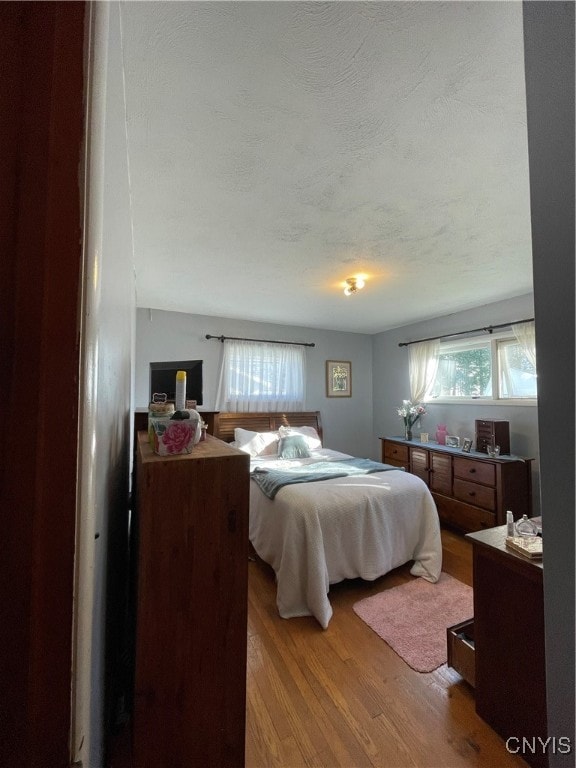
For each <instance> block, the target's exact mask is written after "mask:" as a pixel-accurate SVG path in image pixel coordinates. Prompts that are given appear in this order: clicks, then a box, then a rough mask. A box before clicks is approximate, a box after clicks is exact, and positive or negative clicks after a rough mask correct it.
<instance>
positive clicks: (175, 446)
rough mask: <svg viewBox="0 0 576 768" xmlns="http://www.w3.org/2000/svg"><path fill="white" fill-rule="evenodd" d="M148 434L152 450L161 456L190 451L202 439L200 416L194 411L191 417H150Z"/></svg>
mask: <svg viewBox="0 0 576 768" xmlns="http://www.w3.org/2000/svg"><path fill="white" fill-rule="evenodd" d="M148 436H149V438H150V445H151V446H152V450H153V451H154V453H157V454H158V455H160V456H177V455H178V454H180V453H190V452H191V451H192V448H193V447H194V445H195V444H196V443H197V442H198V441H199V440H200V416H199V414H198V412H197V411H193V412H191V413H190V418H189V419H182V420H180V419H169V418H165V417H164V418H162V417H159V418H150V419H149V420H148Z"/></svg>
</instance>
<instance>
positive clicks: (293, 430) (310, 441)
mask: <svg viewBox="0 0 576 768" xmlns="http://www.w3.org/2000/svg"><path fill="white" fill-rule="evenodd" d="M278 432H279V434H280V437H286V436H287V435H303V436H304V438H305V440H306V445H307V446H308V448H309V449H310V450H311V451H314V450H315V449H316V448H322V441H321V440H320V435H319V434H318V432H317V431H316V430H315V429H314V427H280V429H279V430H278Z"/></svg>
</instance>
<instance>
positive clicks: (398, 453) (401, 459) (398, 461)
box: [384, 440, 409, 467]
mask: <svg viewBox="0 0 576 768" xmlns="http://www.w3.org/2000/svg"><path fill="white" fill-rule="evenodd" d="M384 463H385V464H393V465H394V466H401V467H404V466H405V467H407V466H408V464H409V461H408V446H407V445H398V443H390V442H388V440H386V441H385V443H384Z"/></svg>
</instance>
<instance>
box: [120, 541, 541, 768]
mask: <svg viewBox="0 0 576 768" xmlns="http://www.w3.org/2000/svg"><path fill="white" fill-rule="evenodd" d="M442 543H443V554H444V556H443V570H444V571H445V572H446V573H449V574H450V575H451V576H454V577H455V578H457V579H459V580H460V581H463V582H464V583H466V584H469V585H471V584H472V551H471V545H470V544H469V543H468V542H467V541H466V539H464V537H463V536H460V535H458V534H455V533H452V532H450V531H446V530H444V531H443V532H442ZM411 578H413V577H412V576H410V574H409V568H408V566H403V567H402V568H398V569H397V570H395V571H394V572H392V573H390V574H387V575H386V576H383V577H382V578H380V579H378V580H377V581H375V582H373V583H367V582H362V581H359V580H358V581H349V582H345V583H342V584H338V585H335V586H333V587H332V588H331V590H330V601H331V603H332V607H333V609H334V616H333V617H332V620H331V622H330V625H329V627H328V629H327V630H322V629H321V627H320V625H319V624H318V623H317V622H316V620H315V619H313V618H311V617H307V618H301V619H289V620H286V619H282V618H280V616H279V615H278V612H277V609H276V588H275V584H274V575H273V573H272V571H271V569H270V568H268V566H266V565H265V564H264V563H262V562H261V561H254V562H250V563H249V596H248V599H249V604H248V678H247V716H246V768H316V767H317V768H372V767H373V766H381V767H382V768H528V766H527V764H526V763H525V762H524V761H523V760H522V759H521V758H519V757H517V756H514V755H511V754H509V753H508V752H507V751H506V748H505V745H504V741H503V740H502V739H501V738H500V737H499V736H498V735H497V734H496V733H495V732H494V731H493V730H492V729H491V728H490V727H489V726H488V725H487V724H486V723H485V722H484V721H483V720H482V719H481V718H479V717H478V716H477V715H476V712H475V707H474V693H473V690H472V689H471V688H470V687H469V686H468V684H467V683H465V682H464V681H463V680H462V679H461V678H460V676H459V675H458V674H457V673H456V672H455V671H453V670H451V669H449V668H448V667H446V665H444V666H442V667H440V668H439V669H438V670H436V671H435V672H430V673H428V674H420V673H418V672H414V671H413V670H412V669H410V667H408V665H407V664H405V663H404V662H403V661H402V659H400V657H399V656H397V655H396V653H395V652H394V651H393V650H392V649H391V648H390V647H389V646H388V645H387V644H386V643H385V642H384V641H383V640H381V639H380V638H379V637H378V636H377V635H376V634H375V633H374V632H373V631H372V630H371V629H370V628H369V627H368V626H367V625H366V624H364V622H362V621H361V620H360V619H359V618H358V617H357V616H356V614H355V613H354V612H353V610H352V605H353V603H354V602H356V600H360V599H362V598H363V597H367V596H368V595H371V594H374V593H376V592H380V591H382V590H384V589H387V588H390V587H394V586H397V585H398V584H401V583H403V582H404V581H407V580H409V579H411ZM108 766H109V768H137V766H134V764H133V762H132V759H131V754H130V735H129V729H128V728H126V729H124V730H123V731H121V732H120V733H119V734H118V735H117V738H116V739H115V740H114V744H113V748H112V754H111V756H110V760H109V762H108Z"/></svg>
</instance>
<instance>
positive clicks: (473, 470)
mask: <svg viewBox="0 0 576 768" xmlns="http://www.w3.org/2000/svg"><path fill="white" fill-rule="evenodd" d="M469 472H470V474H471V475H473V474H474V472H476V470H475V469H474V467H472V469H470V470H469Z"/></svg>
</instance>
